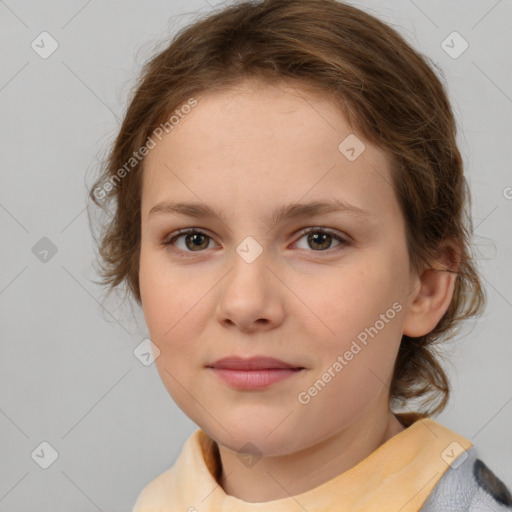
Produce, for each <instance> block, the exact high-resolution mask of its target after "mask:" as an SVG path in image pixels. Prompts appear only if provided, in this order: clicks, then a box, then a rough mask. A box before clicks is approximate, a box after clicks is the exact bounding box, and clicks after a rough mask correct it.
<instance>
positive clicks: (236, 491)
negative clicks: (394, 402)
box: [219, 404, 404, 503]
mask: <svg viewBox="0 0 512 512" xmlns="http://www.w3.org/2000/svg"><path fill="white" fill-rule="evenodd" d="M386 405H387V404H386ZM403 430H404V427H403V425H402V424H401V423H400V422H399V421H398V420H397V418H396V417H395V416H394V415H393V414H392V413H391V412H390V411H389V409H387V407H386V409H385V410H383V411H382V412H380V413H378V414H376V412H375V410H371V411H369V412H367V413H365V414H363V415H362V416H361V417H359V418H358V419H357V420H355V421H353V422H352V423H350V424H349V425H348V426H346V427H344V428H343V429H341V430H339V431H337V432H335V433H334V434H333V435H332V436H330V437H328V438H327V439H325V440H323V441H321V442H320V443H318V444H315V445H313V446H311V447H308V448H306V449H304V450H301V451H300V452H296V453H292V454H286V455H281V456H271V457H270V456H267V457H265V456H264V455H263V456H262V457H261V459H260V460H258V462H257V463H256V464H255V465H254V466H251V467H245V466H243V465H241V464H240V461H239V460H238V458H237V452H235V451H232V450H230V449H228V448H226V447H224V446H222V445H219V454H220V459H221V464H222V476H221V480H220V484H221V485H222V488H223V489H224V491H225V492H226V494H228V495H231V496H234V497H236V498H238V499H241V500H243V501H246V502H249V503H258V502H265V501H272V500H277V499H282V498H288V497H290V496H295V495H297V494H301V493H304V492H307V491H309V490H311V489H313V488H315V487H318V486H319V485H321V484H323V483H325V482H327V481H329V480H331V479H332V478H334V477H336V476H338V475H340V474H341V473H344V472H345V471H347V470H349V469H350V468H352V467H353V466H355V465H356V464H357V463H359V462H360V461H362V460H363V459H365V458H366V457H367V456H368V455H370V454H371V453H372V452H373V451H375V450H376V449H377V448H378V447H379V446H380V445H381V444H383V443H385V442H386V441H388V440H389V439H391V438H392V437H393V436H394V435H396V434H398V433H400V432H402V431H403Z"/></svg>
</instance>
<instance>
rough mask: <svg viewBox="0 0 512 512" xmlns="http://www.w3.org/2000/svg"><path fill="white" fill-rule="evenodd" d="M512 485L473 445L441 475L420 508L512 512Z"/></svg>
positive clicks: (450, 511) (427, 511)
mask: <svg viewBox="0 0 512 512" xmlns="http://www.w3.org/2000/svg"><path fill="white" fill-rule="evenodd" d="M511 510H512V494H511V492H510V490H509V489H508V487H507V486H506V485H505V484H504V483H503V482H502V481H501V480H500V479H499V478H498V477H497V476H496V475H495V474H494V473H493V472H492V471H491V470H490V469H489V468H488V467H487V466H486V464H485V463H484V462H483V461H482V460H481V459H479V458H478V453H477V450H476V448H475V447H474V446H472V447H471V448H470V449H469V450H467V451H465V452H463V453H461V454H460V455H459V456H458V457H457V458H456V459H455V460H454V461H453V462H452V464H451V465H450V467H449V468H448V469H447V470H446V472H445V473H444V474H443V476H442V477H441V478H440V479H439V481H438V482H437V484H436V485H435V487H434V489H433V490H432V492H431V493H430V496H429V497H428V499H427V501H426V502H425V503H424V504H423V507H422V508H421V509H420V512H441V511H442V512H510V511H511Z"/></svg>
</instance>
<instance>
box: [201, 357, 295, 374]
mask: <svg viewBox="0 0 512 512" xmlns="http://www.w3.org/2000/svg"><path fill="white" fill-rule="evenodd" d="M207 367H208V368H216V369H219V370H238V371H261V370H303V369H304V367H303V366H300V365H294V364H292V363H287V362H285V361H281V360H280V359H276V358H274V357H265V356H256V357H250V358H242V357H238V356H230V357H224V358H222V359H219V360H218V361H215V362H214V363H212V364H210V365H208V366H207Z"/></svg>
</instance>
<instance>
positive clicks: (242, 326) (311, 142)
mask: <svg viewBox="0 0 512 512" xmlns="http://www.w3.org/2000/svg"><path fill="white" fill-rule="evenodd" d="M197 100H198V104H197V106H196V107H195V108H193V109H192V110H191V112H190V113H189V114H188V115H187V116H186V117H185V118H184V119H183V120H181V122H180V123H179V124H178V125H177V126H175V127H174V129H173V130H172V131H171V132H169V133H168V134H166V135H165V136H164V138H163V139H162V141H161V142H159V143H158V144H157V146H156V147H155V148H154V149H152V150H151V151H150V153H149V154H148V156H147V157H146V160H145V168H144V176H143V192H142V206H141V214H142V216H141V222H142V224H141V253H140V290H141V300H142V308H143V312H144V316H145V320H146V323H147V327H148V330H149V336H150V338H151V340H152V342H153V343H154V344H155V345H156V346H157V347H158V348H159V350H160V355H159V356H158V357H157V359H156V362H155V363H156V365H157V368H158V372H159V374H160V376H161V378H162V381H163V383H164V385H165V387H166V388H167V390H168V392H169V393H170V395H171V396H172V398H173V399H174V400H175V402H176V403H177V405H178V406H179V407H180V408H181V409H182V410H183V411H184V413H185V414H186V415H187V416H189V417H190V418H191V419H192V420H193V421H194V422H195V423H196V424H197V425H198V426H199V427H201V428H202V429H203V430H204V431H205V432H206V433H207V434H208V435H210V436H211V437H212V438H213V439H215V440H216V441H217V442H219V443H221V444H222V445H224V446H227V447H229V448H231V449H233V450H238V449H239V448H240V447H241V446H243V445H244V444H245V443H246V442H247V441H248V440H250V441H251V442H252V443H253V444H255V445H256V446H257V447H258V449H259V451H260V452H262V453H263V454H266V455H279V454H286V453H292V452H295V451H298V450H301V449H304V448H307V447H309V446H313V445H314V444H315V443H318V442H321V441H322V440H324V439H326V438H328V437H329V436H332V435H334V434H336V433H337V432H340V431H341V430H342V429H344V428H345V427H347V426H348V425H349V424H350V423H351V422H353V421H354V420H356V419H357V418H359V417H362V415H364V414H368V413H369V412H370V413H371V411H379V410H380V411H382V410H383V409H385V410H388V386H389V383H390V381H391V375H392V371H393V365H394V361H395V358H396V354H397V351H398V347H399V344H400V340H401V336H402V332H403V326H404V322H405V320H406V317H407V311H408V307H409V302H410V291H411V283H412V281H411V277H410V272H409V259H408V254H407V247H406V240H405V224H404V219H403V216H402V214H401V211H400V208H399V204H398V202H397V199H396V197H395V194H394V191H393V189H392V188H391V185H390V184H391V169H390V167H389V162H388V160H387V158H386V155H385V154H384V153H383V152H382V151H380V150H379V149H377V148H376V147H375V146H373V145H372V144H370V143H368V142H366V141H364V140H363V139H361V137H359V141H358V140H357V139H355V138H353V137H354V135H352V138H349V139H347V140H346V141H345V142H343V141H344V140H345V139H346V138H347V137H349V136H350V135H351V134H353V130H352V128H351V127H350V125H349V124H348V122H347V120H346V119H345V117H344V116H343V115H342V113H341V112H340V111H339V110H338V109H337V108H336V107H335V105H334V104H333V103H332V102H331V101H330V100H329V98H327V97H324V96H321V95H318V94H313V93H311V92H306V91H304V90H301V89H291V88H287V87H285V86H277V85H268V84H262V83H260V84H254V83H252V84H248V83H246V84H243V85H240V87H237V88H236V89H231V90H229V91H222V92H220V91H216V92H215V93H208V94H205V95H203V96H200V97H198V98H197ZM361 143H364V145H365V146H364V149H363V146H361ZM340 144H341V147H340ZM351 148H353V150H352V149H351ZM361 150H362V152H361ZM334 202H337V205H336V209H332V210H330V211H327V209H325V208H324V209H321V208H313V207H309V209H304V208H303V209H301V208H298V207H295V208H294V209H293V210H289V209H288V210H286V208H287V207H289V206H290V205H294V204H295V205H296V204H299V205H308V204H312V203H330V204H334ZM165 203H198V204H199V205H200V206H202V207H204V206H208V207H209V208H210V209H211V210H213V211H215V212H217V213H218V215H219V217H218V218H217V217H216V216H214V215H213V214H211V213H210V214H206V215H200V213H201V211H200V210H199V209H197V208H196V209H192V208H188V209H187V208H181V209H180V208H176V207H170V206H169V205H167V207H165V206H162V205H163V204H165ZM157 205H159V206H158V207H157V208H154V207H155V206H157ZM341 205H344V206H345V208H341ZM152 210H153V211H152ZM285 211H288V213H293V212H295V213H296V214H297V215H278V214H279V213H283V212H285ZM186 229H193V230H194V231H195V233H192V234H191V233H186V232H185V233H183V232H181V233H180V231H182V230H186ZM228 356H239V357H242V358H249V357H253V356H266V357H272V358H277V359H279V360H281V361H284V362H286V363H288V364H289V365H291V366H292V367H294V368H302V369H301V370H293V371H290V370H288V371H286V370H274V371H273V372H270V371H268V370H267V371H266V372H265V371H263V372H260V376H261V378H262V379H264V378H268V376H269V375H274V376H276V375H278V376H280V377H284V378H282V379H280V380H277V381H275V382H273V383H269V382H268V381H265V382H264V383H263V385H261V386H260V387H257V386H249V387H240V386H239V385H237V384H236V383H233V382H226V381H225V380H224V379H223V378H222V377H221V375H227V374H228V373H230V374H231V375H235V373H234V372H227V371H217V370H214V369H212V368H209V367H208V366H210V365H212V364H214V363H215V362H216V361H217V360H219V359H221V358H224V357H228ZM242 374H245V375H247V373H244V372H238V375H242ZM252 375H256V374H255V373H253V374H252ZM240 378H242V379H243V378H244V377H243V375H242V377H240Z"/></svg>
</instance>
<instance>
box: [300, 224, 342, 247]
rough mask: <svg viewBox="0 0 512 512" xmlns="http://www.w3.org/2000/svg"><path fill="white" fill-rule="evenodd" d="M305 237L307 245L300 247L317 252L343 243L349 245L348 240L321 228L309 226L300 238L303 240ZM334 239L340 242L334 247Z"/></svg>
mask: <svg viewBox="0 0 512 512" xmlns="http://www.w3.org/2000/svg"><path fill="white" fill-rule="evenodd" d="M303 238H305V239H306V247H304V246H303V247H299V249H313V251H316V252H327V250H328V249H331V248H333V249H335V248H336V247H338V246H341V245H348V241H347V240H345V239H343V238H342V237H340V236H338V235H335V234H333V233H330V232H329V231H326V230H324V229H319V228H309V229H308V230H306V231H304V232H303V234H302V236H301V238H300V239H299V240H302V239H303ZM333 241H337V242H338V244H337V245H336V246H335V247H332V244H333ZM297 243H299V242H297Z"/></svg>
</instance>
